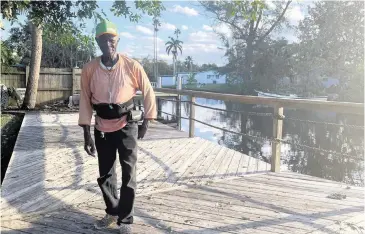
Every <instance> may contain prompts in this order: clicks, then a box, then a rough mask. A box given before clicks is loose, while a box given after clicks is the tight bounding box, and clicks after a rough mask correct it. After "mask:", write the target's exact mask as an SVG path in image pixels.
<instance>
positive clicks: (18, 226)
mask: <svg viewBox="0 0 365 234" xmlns="http://www.w3.org/2000/svg"><path fill="white" fill-rule="evenodd" d="M138 156H139V162H138V176H137V179H138V195H137V196H138V198H137V199H136V220H137V221H136V224H135V225H134V230H135V233H362V232H364V215H363V212H364V206H363V202H364V191H363V188H357V187H348V186H346V185H344V184H341V183H336V182H332V181H328V180H323V179H319V178H314V177H310V176H305V175H299V174H295V173H290V172H282V173H269V172H268V171H269V170H270V165H268V164H267V163H265V162H262V161H259V160H257V159H254V158H252V157H249V156H247V155H244V154H241V153H239V152H236V151H233V150H230V149H227V148H225V147H223V146H220V145H217V144H215V143H212V142H209V141H207V140H204V139H201V138H198V137H195V138H188V137H187V133H184V132H179V131H177V130H175V129H173V128H170V127H168V126H165V125H162V124H158V123H155V124H152V125H151V127H150V129H149V131H148V135H147V137H146V139H145V140H142V141H140V142H139V154H138ZM119 174H120V171H119ZM97 177H98V170H97V160H96V158H93V157H91V156H88V155H86V153H84V150H83V135H82V130H81V129H80V127H78V126H77V114H76V113H75V114H27V115H26V116H25V118H24V121H23V124H22V128H21V130H20V133H19V135H18V140H17V143H16V146H15V149H14V153H13V156H12V159H11V161H10V164H9V168H8V171H7V174H6V177H5V179H4V182H3V185H2V197H1V231H2V233H117V230H116V228H111V229H108V230H103V231H96V230H94V229H93V228H92V226H93V225H92V224H93V222H95V220H96V219H98V218H101V217H102V216H103V215H104V205H103V201H102V197H101V193H100V191H99V187H98V185H97V183H96V178H97ZM336 193H337V194H342V195H346V198H345V199H343V200H336V199H331V198H328V196H329V195H331V194H336Z"/></svg>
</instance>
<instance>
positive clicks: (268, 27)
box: [201, 0, 291, 81]
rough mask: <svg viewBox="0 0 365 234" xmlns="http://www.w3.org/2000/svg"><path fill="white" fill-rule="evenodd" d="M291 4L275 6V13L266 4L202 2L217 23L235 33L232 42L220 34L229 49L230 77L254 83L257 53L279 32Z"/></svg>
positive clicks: (254, 2) (257, 2)
mask: <svg viewBox="0 0 365 234" xmlns="http://www.w3.org/2000/svg"><path fill="white" fill-rule="evenodd" d="M290 3H291V0H289V1H287V2H286V3H285V4H284V5H283V3H282V2H280V1H278V2H273V4H275V8H273V9H272V8H269V6H268V5H267V4H266V2H265V1H263V0H254V1H248V0H245V1H214V2H212V1H207V2H201V5H202V6H203V7H204V8H205V10H206V11H207V12H208V13H209V14H211V15H212V16H213V17H214V19H215V20H216V22H217V23H220V24H226V25H227V26H228V27H229V28H230V30H231V32H232V35H233V38H232V39H229V38H228V37H227V35H224V34H222V33H219V35H220V37H221V39H222V41H223V42H224V43H225V47H226V56H227V57H228V61H229V63H228V65H227V72H228V73H232V75H233V76H236V77H239V78H240V79H242V80H241V81H249V80H251V79H252V65H253V63H254V53H255V51H256V50H257V48H258V47H259V46H260V45H261V44H262V42H264V41H265V40H266V39H267V38H268V36H269V35H270V34H271V33H272V32H273V31H274V30H278V29H280V26H281V25H282V23H283V22H285V17H284V16H285V12H286V11H287V9H288V7H289V5H290Z"/></svg>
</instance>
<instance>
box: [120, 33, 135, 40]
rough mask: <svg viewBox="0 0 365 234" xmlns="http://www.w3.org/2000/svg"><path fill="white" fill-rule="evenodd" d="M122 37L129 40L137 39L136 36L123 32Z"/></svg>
mask: <svg viewBox="0 0 365 234" xmlns="http://www.w3.org/2000/svg"><path fill="white" fill-rule="evenodd" d="M120 36H121V37H125V38H128V39H133V38H136V37H135V36H133V35H132V34H130V33H129V32H121V33H120Z"/></svg>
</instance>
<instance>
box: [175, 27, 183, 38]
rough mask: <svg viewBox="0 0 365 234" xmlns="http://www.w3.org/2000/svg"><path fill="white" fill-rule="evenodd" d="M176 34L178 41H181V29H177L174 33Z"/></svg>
mask: <svg viewBox="0 0 365 234" xmlns="http://www.w3.org/2000/svg"><path fill="white" fill-rule="evenodd" d="M174 34H175V36H176V39H179V35H180V34H181V31H180V29H178V28H177V29H175V31H174Z"/></svg>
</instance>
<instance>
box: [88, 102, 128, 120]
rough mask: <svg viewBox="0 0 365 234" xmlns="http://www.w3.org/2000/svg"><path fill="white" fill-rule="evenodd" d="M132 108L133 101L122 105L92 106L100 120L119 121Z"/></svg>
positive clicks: (101, 104)
mask: <svg viewBox="0 0 365 234" xmlns="http://www.w3.org/2000/svg"><path fill="white" fill-rule="evenodd" d="M133 108H134V102H133V99H131V100H129V101H127V102H125V103H122V104H115V103H111V104H109V103H99V104H93V109H94V110H95V111H96V115H97V116H99V117H100V118H102V119H120V118H121V117H123V116H125V115H127V114H129V112H130V111H131V110H132V109H133Z"/></svg>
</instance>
